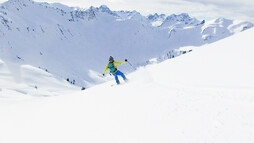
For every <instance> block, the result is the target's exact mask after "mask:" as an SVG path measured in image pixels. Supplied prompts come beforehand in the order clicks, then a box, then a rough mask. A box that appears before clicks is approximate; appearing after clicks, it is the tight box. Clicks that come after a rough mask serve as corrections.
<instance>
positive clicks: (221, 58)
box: [0, 28, 254, 143]
mask: <svg viewBox="0 0 254 143" xmlns="http://www.w3.org/2000/svg"><path fill="white" fill-rule="evenodd" d="M253 36H254V29H253V28H252V29H250V30H247V31H244V32H242V33H240V34H237V35H234V36H232V37H229V38H226V39H224V40H221V41H219V42H216V43H213V44H209V45H205V46H203V47H200V48H196V49H194V50H193V52H191V53H188V54H185V55H183V56H180V57H177V58H174V59H170V60H167V61H164V62H162V63H159V64H154V65H149V66H146V67H143V68H139V69H138V70H137V71H136V72H134V73H132V74H128V75H127V77H128V78H129V82H128V83H127V84H124V83H123V84H122V85H119V86H113V87H111V86H110V85H111V84H113V83H114V81H113V80H112V81H109V82H107V83H104V84H101V85H98V86H95V87H92V88H89V89H88V90H85V91H82V92H80V91H75V90H74V91H73V90H72V91H71V93H70V90H68V89H66V90H64V91H63V92H66V93H63V95H62V96H57V97H50V98H45V97H40V98H34V99H33V100H25V101H24V100H19V101H18V102H16V103H15V104H4V105H2V104H1V105H2V106H1V108H0V115H1V118H0V127H1V128H0V142H1V143H21V142H25V143H34V142H36V143H45V142H47V143H56V142H61V143H69V142H75V143H84V142H89V143H101V142H105V143H119V142H126V143H141V142H144V143H155V142H159V143H169V142H174V143H175V142H176V143H204V142H206V143H214V142H216V143H225V142H230V143H239V142H244V143H252V142H253V141H254V136H253V134H254V120H253V119H254V111H253V109H254V104H253V103H254V96H253V95H254V75H253V73H254V67H253V64H254V63H253V61H254V59H253V56H252V53H253V52H254V49H253V46H254V43H253V40H252V39H253V38H252V37H253ZM1 63H2V62H1ZM1 65H2V64H1ZM42 78H43V77H42ZM1 79H3V78H1ZM15 86H16V85H14V84H13V87H15ZM2 92H3V91H0V93H2ZM0 100H1V102H3V100H5V99H3V98H2V97H1V98H0ZM10 100H12V99H10ZM4 102H5V101H4Z"/></svg>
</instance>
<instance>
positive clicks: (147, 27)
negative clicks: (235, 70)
mask: <svg viewBox="0 0 254 143" xmlns="http://www.w3.org/2000/svg"><path fill="white" fill-rule="evenodd" d="M223 21H226V22H223ZM154 23H157V25H156V24H154ZM158 23H161V25H159V24H158ZM252 26H253V25H252V24H251V23H249V22H242V23H236V24H235V23H234V21H233V20H226V19H223V20H215V21H212V22H211V23H208V25H206V23H205V22H204V21H199V20H197V19H195V18H191V17H190V16H189V15H188V14H179V15H175V14H173V15H170V16H166V15H158V14H157V15H156V14H155V15H150V16H148V17H145V16H142V15H141V14H140V13H138V12H137V11H131V12H130V11H111V10H110V9H109V8H108V7H106V6H103V5H102V6H101V7H98V8H96V7H90V8H89V9H86V10H84V9H79V8H72V7H67V6H64V5H61V4H48V3H38V2H34V1H32V0H9V1H8V2H6V3H3V4H2V5H1V6H0V43H1V45H0V53H1V54H0V59H2V60H4V61H5V62H13V63H17V64H19V65H32V66H34V67H40V68H42V69H47V70H48V71H49V72H50V73H51V74H53V75H55V76H59V77H61V78H63V79H67V78H69V79H70V80H71V81H72V80H75V81H76V84H77V85H79V86H86V87H90V86H92V85H94V84H98V83H102V82H104V80H101V73H102V72H103V70H104V68H105V66H106V64H107V61H108V57H109V56H114V57H115V59H116V60H119V61H122V60H124V59H125V58H127V59H129V61H130V62H132V64H133V65H144V64H146V62H147V61H148V60H150V59H152V58H158V57H160V56H162V55H165V54H167V53H168V52H169V51H171V53H173V52H172V51H174V50H175V49H177V48H180V47H183V46H201V45H203V44H205V43H211V42H214V41H217V40H220V39H223V38H225V37H228V36H230V35H232V34H235V33H237V32H240V31H244V30H246V29H248V28H251V27H252ZM229 27H230V30H229ZM217 31H219V32H217ZM223 33H225V34H223ZM121 69H123V70H125V71H128V72H131V71H132V68H129V67H128V66H125V65H123V66H122V67H121Z"/></svg>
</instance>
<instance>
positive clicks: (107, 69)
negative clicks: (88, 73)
mask: <svg viewBox="0 0 254 143" xmlns="http://www.w3.org/2000/svg"><path fill="white" fill-rule="evenodd" d="M107 70H108V65H107V66H106V68H105V70H104V72H103V74H105V73H106V71H107Z"/></svg>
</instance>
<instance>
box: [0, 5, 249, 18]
mask: <svg viewBox="0 0 254 143" xmlns="http://www.w3.org/2000/svg"><path fill="white" fill-rule="evenodd" d="M4 1H7V0H0V2H4ZM35 1H39V2H49V3H53V2H57V3H62V4H65V5H68V6H74V7H81V8H89V7H90V6H96V7H98V6H100V5H107V6H108V7H109V8H110V9H111V10H136V11H138V12H140V13H141V14H143V15H145V16H146V15H148V14H154V13H158V14H166V15H171V14H180V13H188V14H189V15H190V16H191V17H196V18H197V19H199V20H203V19H205V20H211V19H215V18H220V17H223V18H227V19H239V20H247V21H250V22H253V23H254V0H35Z"/></svg>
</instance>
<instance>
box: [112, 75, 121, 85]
mask: <svg viewBox="0 0 254 143" xmlns="http://www.w3.org/2000/svg"><path fill="white" fill-rule="evenodd" d="M113 75H114V76H115V80H116V83H117V84H120V82H119V79H118V77H117V73H114V74H113Z"/></svg>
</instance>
